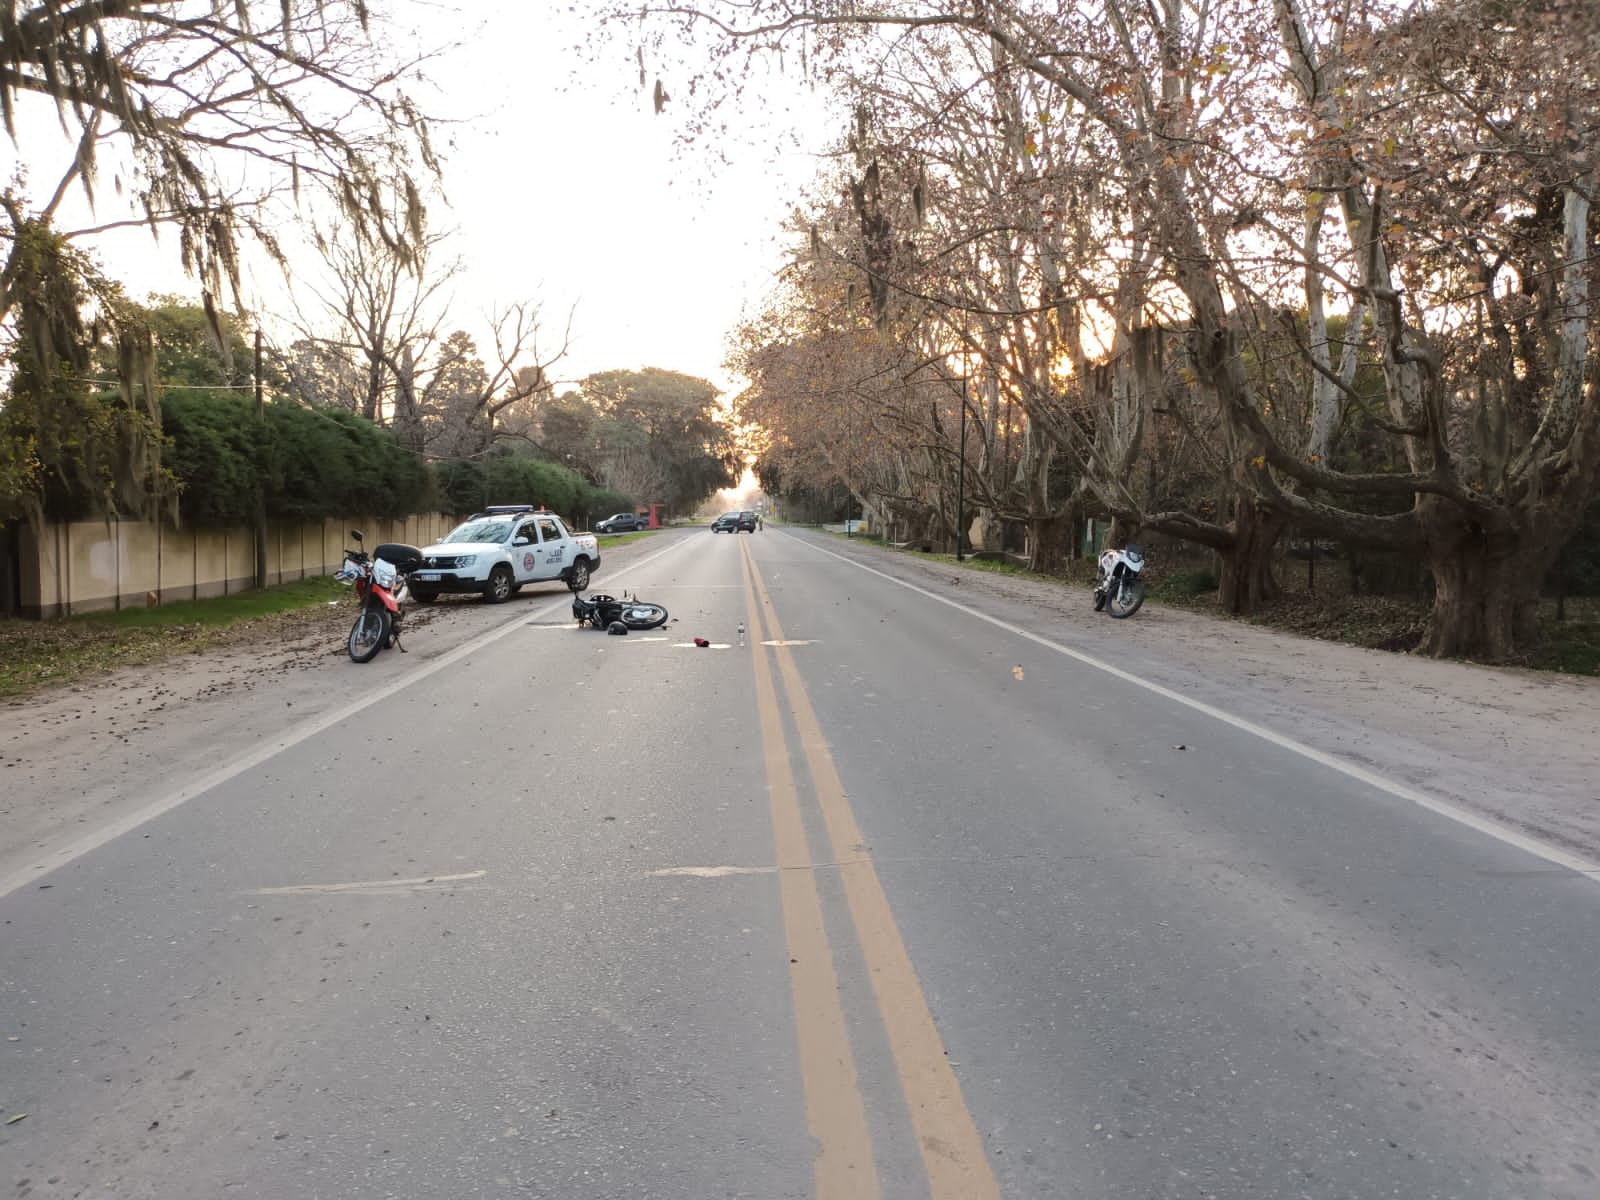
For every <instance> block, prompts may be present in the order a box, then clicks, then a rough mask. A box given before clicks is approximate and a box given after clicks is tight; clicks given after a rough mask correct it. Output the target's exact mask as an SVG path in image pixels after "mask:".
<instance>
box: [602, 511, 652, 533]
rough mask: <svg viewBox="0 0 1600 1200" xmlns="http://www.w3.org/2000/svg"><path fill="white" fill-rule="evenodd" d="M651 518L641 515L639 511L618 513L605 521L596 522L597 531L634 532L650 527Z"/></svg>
mask: <svg viewBox="0 0 1600 1200" xmlns="http://www.w3.org/2000/svg"><path fill="white" fill-rule="evenodd" d="M649 528H650V518H649V517H641V516H640V515H639V514H638V513H616V514H614V515H612V516H609V517H607V518H606V519H605V520H604V521H597V522H595V527H594V531H595V532H596V533H633V532H634V531H635V530H639V529H649Z"/></svg>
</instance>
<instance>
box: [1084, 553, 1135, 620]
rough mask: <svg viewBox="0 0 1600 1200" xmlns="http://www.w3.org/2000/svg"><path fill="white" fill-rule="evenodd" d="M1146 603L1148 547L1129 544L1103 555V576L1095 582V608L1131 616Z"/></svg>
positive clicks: (1101, 560)
mask: <svg viewBox="0 0 1600 1200" xmlns="http://www.w3.org/2000/svg"><path fill="white" fill-rule="evenodd" d="M1143 603H1144V548H1143V547H1142V546H1134V545H1127V546H1124V547H1123V548H1122V549H1121V550H1107V551H1106V552H1105V553H1104V554H1102V555H1101V556H1100V578H1099V579H1098V580H1097V581H1096V582H1095V585H1094V610H1095V612H1100V611H1101V610H1104V611H1106V612H1108V613H1110V614H1111V615H1112V616H1113V617H1131V616H1133V614H1134V613H1136V612H1138V611H1139V606H1140V605H1141V604H1143Z"/></svg>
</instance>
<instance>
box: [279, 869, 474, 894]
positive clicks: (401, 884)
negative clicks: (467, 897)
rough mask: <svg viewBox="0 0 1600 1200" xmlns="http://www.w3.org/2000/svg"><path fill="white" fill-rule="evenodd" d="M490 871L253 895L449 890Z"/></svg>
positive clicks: (301, 885)
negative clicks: (454, 885)
mask: <svg viewBox="0 0 1600 1200" xmlns="http://www.w3.org/2000/svg"><path fill="white" fill-rule="evenodd" d="M488 873H489V872H487V871H468V872H467V873H466V874H464V875H422V876H419V877H417V878H416V879H373V880H369V881H367V882H364V883H297V884H292V885H291V886H289V887H275V888H256V889H255V890H254V891H253V892H251V893H250V895H252V896H300V895H308V894H313V895H328V894H333V893H338V892H363V893H368V894H377V893H382V892H401V891H405V892H417V891H424V890H427V889H436V888H448V887H450V886H451V885H453V884H457V883H461V882H463V881H465V880H468V879H482V878H483V877H484V876H485V875H487V874H488Z"/></svg>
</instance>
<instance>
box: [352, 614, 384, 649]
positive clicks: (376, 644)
mask: <svg viewBox="0 0 1600 1200" xmlns="http://www.w3.org/2000/svg"><path fill="white" fill-rule="evenodd" d="M388 642H389V610H388V609H384V608H363V609H362V610H361V611H360V612H359V613H357V614H356V623H355V624H354V625H352V626H350V661H351V662H358V663H364V662H371V661H372V660H373V659H374V658H376V657H377V656H378V651H379V650H382V649H383V648H384V646H386V645H387V644H388Z"/></svg>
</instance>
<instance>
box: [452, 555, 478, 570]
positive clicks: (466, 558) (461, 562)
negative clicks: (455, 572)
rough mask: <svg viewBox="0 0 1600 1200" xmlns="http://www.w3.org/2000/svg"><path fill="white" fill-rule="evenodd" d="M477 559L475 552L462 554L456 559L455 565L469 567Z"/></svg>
mask: <svg viewBox="0 0 1600 1200" xmlns="http://www.w3.org/2000/svg"><path fill="white" fill-rule="evenodd" d="M477 561H478V556H477V555H476V554H463V555H461V556H460V557H459V558H457V559H456V566H458V567H470V566H471V565H472V564H473V563H475V562H477Z"/></svg>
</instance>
